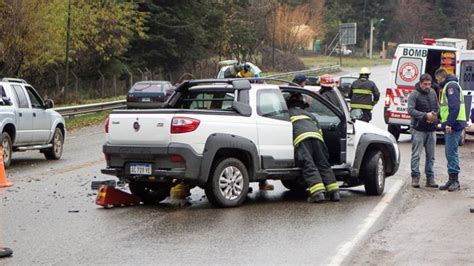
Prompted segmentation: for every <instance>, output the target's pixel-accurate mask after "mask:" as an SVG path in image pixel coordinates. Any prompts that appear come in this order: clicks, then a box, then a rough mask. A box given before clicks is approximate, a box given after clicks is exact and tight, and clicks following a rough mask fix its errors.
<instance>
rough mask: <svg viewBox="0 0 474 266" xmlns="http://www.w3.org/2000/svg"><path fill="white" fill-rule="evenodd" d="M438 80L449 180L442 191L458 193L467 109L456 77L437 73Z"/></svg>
mask: <svg viewBox="0 0 474 266" xmlns="http://www.w3.org/2000/svg"><path fill="white" fill-rule="evenodd" d="M435 77H436V80H437V81H438V84H439V86H440V88H441V93H440V117H441V124H442V125H443V129H444V132H445V134H444V149H445V154H446V160H447V161H448V175H449V180H448V182H446V184H445V185H443V186H440V187H439V189H440V190H448V191H457V190H460V188H461V186H460V184H459V172H460V168H459V153H458V146H459V140H460V138H461V134H462V131H463V130H464V128H465V127H466V125H467V123H466V120H467V119H466V107H465V105H464V94H463V91H462V88H461V85H459V83H458V80H457V78H456V77H454V76H451V75H448V73H447V72H446V70H444V69H438V70H436V72H435Z"/></svg>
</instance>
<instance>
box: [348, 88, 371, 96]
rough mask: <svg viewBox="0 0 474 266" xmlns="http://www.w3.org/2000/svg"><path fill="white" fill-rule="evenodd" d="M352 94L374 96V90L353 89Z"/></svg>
mask: <svg viewBox="0 0 474 266" xmlns="http://www.w3.org/2000/svg"><path fill="white" fill-rule="evenodd" d="M352 93H355V94H369V95H372V90H365V89H353V90H352Z"/></svg>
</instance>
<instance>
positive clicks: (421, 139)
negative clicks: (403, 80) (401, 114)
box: [408, 74, 439, 188]
mask: <svg viewBox="0 0 474 266" xmlns="http://www.w3.org/2000/svg"><path fill="white" fill-rule="evenodd" d="M431 85H432V79H431V76H430V75H429V74H423V75H421V77H420V82H418V83H417V84H416V85H415V91H413V92H412V93H410V96H409V97H408V114H409V115H410V116H411V178H412V186H413V187H414V188H419V187H420V154H421V151H422V150H423V148H425V154H426V162H425V174H426V187H438V184H436V182H435V178H434V171H433V165H434V161H435V150H436V132H435V131H436V127H437V125H438V111H439V105H438V97H437V96H436V92H435V90H434V89H433V88H432V87H431Z"/></svg>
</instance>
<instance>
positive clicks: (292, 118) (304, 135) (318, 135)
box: [290, 115, 324, 146]
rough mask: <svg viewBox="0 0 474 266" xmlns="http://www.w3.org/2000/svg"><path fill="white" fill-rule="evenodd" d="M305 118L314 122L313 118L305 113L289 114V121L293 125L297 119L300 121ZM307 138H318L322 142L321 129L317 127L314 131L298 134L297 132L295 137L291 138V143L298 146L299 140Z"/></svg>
mask: <svg viewBox="0 0 474 266" xmlns="http://www.w3.org/2000/svg"><path fill="white" fill-rule="evenodd" d="M305 119H308V120H310V121H311V122H314V121H313V119H311V118H310V117H309V116H307V115H294V116H290V121H291V123H292V124H293V127H294V126H295V125H294V124H295V123H296V122H297V121H300V120H305ZM307 138H316V139H319V140H320V141H322V142H323V143H324V138H323V131H322V130H321V129H318V130H316V131H306V132H302V133H300V134H298V135H297V136H296V138H295V139H294V140H293V145H294V146H298V144H299V143H300V142H302V141H303V140H305V139H307Z"/></svg>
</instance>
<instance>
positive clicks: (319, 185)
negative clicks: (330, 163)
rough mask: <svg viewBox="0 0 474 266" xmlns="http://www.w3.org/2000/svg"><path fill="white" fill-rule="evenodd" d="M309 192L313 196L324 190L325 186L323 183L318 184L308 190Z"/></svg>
mask: <svg viewBox="0 0 474 266" xmlns="http://www.w3.org/2000/svg"><path fill="white" fill-rule="evenodd" d="M308 190H309V193H310V194H313V193H316V192H318V191H322V190H324V185H323V183H317V184H314V185H312V186H311V187H310V188H308Z"/></svg>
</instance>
